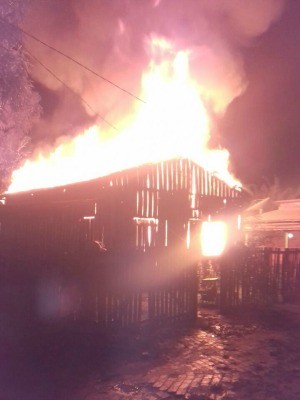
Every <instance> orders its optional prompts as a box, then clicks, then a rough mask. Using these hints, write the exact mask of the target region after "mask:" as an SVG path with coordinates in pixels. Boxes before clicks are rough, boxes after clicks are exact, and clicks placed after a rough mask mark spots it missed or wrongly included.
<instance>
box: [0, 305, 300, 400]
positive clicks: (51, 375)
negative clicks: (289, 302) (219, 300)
mask: <svg viewBox="0 0 300 400" xmlns="http://www.w3.org/2000/svg"><path fill="white" fill-rule="evenodd" d="M145 333H146V336H145V337H146V338H145V339H144V338H143V336H140V337H138V338H132V340H131V341H129V343H128V347H126V348H124V347H118V346H116V347H112V350H111V351H110V352H107V353H105V355H103V354H102V353H99V354H97V351H96V347H95V345H94V344H90V346H88V345H87V344H86V347H84V346H83V345H82V337H80V336H79V337H78V341H77V342H76V340H75V339H73V340H74V342H73V343H71V344H70V343H69V339H70V337H67V338H66V343H67V342H68V345H69V346H64V345H63V347H68V348H69V350H68V351H66V352H65V354H64V359H62V357H61V353H62V346H61V344H60V346H58V347H57V342H56V340H53V342H52V343H51V342H49V341H48V340H47V346H48V347H47V349H45V346H44V345H40V348H39V351H38V352H37V353H38V354H39V356H38V357H37V358H35V357H33V356H32V354H31V357H30V358H29V359H28V358H27V359H26V363H24V359H23V361H22V362H21V361H20V358H15V359H14V360H12V359H11V357H8V354H12V353H8V344H9V341H8V336H7V337H6V338H5V337H3V338H2V342H1V343H0V356H1V361H2V364H1V366H0V388H1V390H0V400H21V399H22V400H161V399H166V400H175V399H176V400H285V399H287V400H299V399H300V383H299V382H300V307H296V306H281V307H280V308H279V309H276V310H273V311H272V312H271V313H270V312H268V313H263V314H262V315H259V317H257V315H254V316H251V315H249V316H248V315H247V314H245V315H242V316H234V317H223V316H220V315H219V314H218V312H217V311H216V310H201V312H200V314H199V318H198V320H197V323H196V325H195V326H194V327H193V328H192V329H190V330H178V331H176V330H175V332H174V330H173V329H170V330H169V331H168V329H167V330H166V331H165V332H164V333H163V334H161V333H160V332H159V331H158V332H145ZM147 335H148V336H147ZM9 337H11V335H9ZM59 337H60V341H61V336H59ZM4 340H6V341H7V342H5V341H4ZM79 344H80V346H81V347H84V348H85V349H88V350H84V351H82V350H81V353H80V351H79ZM35 346H36V347H38V343H35ZM12 347H13V346H12ZM13 349H14V351H15V353H16V354H22V348H21V347H19V348H15V347H13ZM23 351H24V349H23ZM27 353H28V351H27ZM120 353H121V354H120ZM92 359H93V362H91V360H92ZM95 360H97V362H95ZM9 370H10V375H9V374H8V371H9ZM10 381H11V382H10Z"/></svg>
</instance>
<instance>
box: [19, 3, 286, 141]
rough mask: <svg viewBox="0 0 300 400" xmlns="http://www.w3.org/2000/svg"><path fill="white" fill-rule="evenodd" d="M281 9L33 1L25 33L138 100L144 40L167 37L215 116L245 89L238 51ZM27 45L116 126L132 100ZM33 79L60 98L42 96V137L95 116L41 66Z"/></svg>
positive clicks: (145, 58) (39, 47)
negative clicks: (187, 56) (185, 57)
mask: <svg viewBox="0 0 300 400" xmlns="http://www.w3.org/2000/svg"><path fill="white" fill-rule="evenodd" d="M283 6H284V0H252V1H244V0H213V1H212V0H144V1H140V0H101V1H99V0H85V1H78V0H32V3H31V7H30V9H29V12H28V14H27V17H26V19H25V22H24V29H25V30H26V31H29V32H30V33H32V34H34V35H35V36H36V37H38V38H39V39H41V40H43V41H44V42H46V43H49V44H50V45H51V46H53V47H55V48H57V49H59V50H60V51H62V52H64V53H66V54H68V55H69V56H71V57H73V58H75V59H76V60H78V61H80V62H81V63H82V64H84V65H86V66H88V67H89V68H91V69H92V70H94V71H97V72H98V73H99V74H100V75H102V76H104V77H106V78H107V79H109V80H111V81H113V82H114V83H116V84H118V85H120V86H121V87H123V88H124V89H126V90H128V91H130V92H132V93H134V94H136V95H139V93H140V79H141V75H142V72H143V70H144V69H145V68H146V66H147V63H148V61H149V59H148V54H147V51H146V49H145V42H146V40H147V38H149V36H150V35H151V34H153V33H154V34H156V35H161V36H163V37H166V38H167V39H169V40H171V41H172V42H173V43H174V44H175V46H176V47H177V48H178V50H180V49H186V48H188V49H190V50H191V70H192V74H193V77H194V79H195V80H197V82H198V84H199V88H200V90H201V92H202V95H203V97H204V99H205V101H206V102H207V104H209V106H210V108H211V110H212V112H214V113H222V112H224V111H225V110H226V107H227V106H228V105H229V104H230V102H232V100H233V99H234V98H236V97H237V96H239V95H240V94H241V93H243V91H244V90H245V88H246V87H247V77H246V76H245V73H244V65H243V59H242V56H241V50H242V49H243V48H244V47H245V46H250V45H252V43H253V41H254V40H255V39H256V38H258V37H259V36H260V35H262V34H263V33H264V32H266V31H267V30H268V29H269V27H270V25H271V24H272V23H273V22H275V21H276V20H277V19H278V18H279V17H280V15H281V12H282V10H283ZM25 45H26V47H27V49H28V50H29V51H30V52H31V53H32V54H33V55H34V56H35V57H37V58H38V59H39V60H40V61H41V62H42V63H44V64H45V65H46V66H47V68H49V69H50V70H51V71H53V72H54V73H55V74H56V75H57V76H58V77H59V78H60V79H61V80H62V81H64V82H65V83H66V84H67V85H68V86H70V87H71V88H72V89H73V90H75V91H76V92H77V93H78V94H79V95H80V96H81V97H82V98H83V99H85V101H86V102H88V103H89V104H90V105H91V106H92V108H93V110H95V111H96V112H97V113H99V114H100V115H101V116H103V117H104V118H105V119H107V120H108V121H109V122H110V123H112V124H115V125H117V124H118V121H119V119H120V118H121V117H122V116H123V115H126V113H128V112H130V110H132V106H133V103H134V102H137V100H135V99H134V98H132V97H130V96H128V95H127V94H126V93H124V92H122V91H120V90H118V89H117V88H115V87H113V86H111V85H109V84H108V83H107V82H105V81H103V80H101V79H100V78H98V77H95V76H93V75H92V74H90V73H89V72H88V71H86V70H85V69H84V68H81V67H80V66H78V65H76V64H74V63H73V62H72V61H69V60H67V59H66V58H64V57H62V56H60V55H59V54H57V53H55V52H54V51H52V50H50V49H48V48H47V47H45V46H43V45H42V44H40V43H38V42H36V41H34V40H32V39H30V38H25ZM31 74H32V77H33V78H34V80H36V81H37V82H39V84H40V85H42V86H43V87H45V88H46V90H45V93H48V96H49V92H54V93H55V96H56V98H57V99H58V101H57V103H56V104H53V102H52V103H51V102H50V103H51V105H49V103H48V102H47V97H45V101H44V109H45V114H44V121H42V122H43V125H40V126H39V127H38V129H41V127H42V129H43V134H41V133H39V136H40V137H42V136H43V135H44V137H47V136H49V135H50V136H51V135H52V136H53V135H55V136H59V135H61V134H65V133H66V131H67V130H68V127H69V129H70V132H71V133H72V130H74V129H77V128H79V127H80V126H81V125H84V123H90V121H91V118H96V119H97V118H98V117H97V115H96V113H95V112H92V111H91V110H90V109H89V108H88V107H86V106H85V105H84V103H82V102H81V101H80V100H79V99H77V98H76V97H75V98H74V96H73V95H71V94H70V93H68V90H67V89H66V88H65V87H64V86H63V85H62V83H61V82H59V81H58V80H57V79H55V78H54V77H53V76H52V75H51V74H49V73H48V72H47V71H46V70H45V69H43V68H42V67H41V65H39V64H37V63H34V62H33V63H32V65H31ZM55 107H56V109H55ZM58 107H60V110H59V111H58ZM50 108H51V109H50ZM79 115H80V116H81V117H80V118H79V117H78V116H79ZM84 116H85V117H86V118H84ZM99 123H101V120H99ZM59 127H61V128H59ZM60 129H61V131H59V130H60Z"/></svg>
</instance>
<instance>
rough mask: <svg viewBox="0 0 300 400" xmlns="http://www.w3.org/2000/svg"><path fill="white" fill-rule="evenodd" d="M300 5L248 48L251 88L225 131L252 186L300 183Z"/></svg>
mask: <svg viewBox="0 0 300 400" xmlns="http://www.w3.org/2000/svg"><path fill="white" fill-rule="evenodd" d="M299 19H300V2H299V1H297V0H291V1H289V2H287V3H286V5H285V9H284V11H283V15H282V17H281V19H280V20H279V21H277V22H276V23H275V24H274V25H273V26H272V27H271V28H270V30H269V31H268V32H267V33H266V34H264V35H263V36H262V37H261V38H259V39H258V40H257V41H256V43H255V44H254V45H253V46H251V47H250V48H248V49H245V50H244V54H243V55H244V59H245V68H246V74H247V78H248V80H249V85H248V88H247V90H246V91H245V93H244V94H243V95H241V96H240V97H238V98H236V99H235V100H234V101H233V102H232V103H231V104H230V105H229V107H228V109H227V112H226V115H225V117H224V118H223V120H221V121H220V130H221V132H222V136H223V139H224V145H225V146H226V147H228V148H229V149H230V153H231V154H232V158H233V161H234V164H235V168H236V172H237V174H238V175H239V176H240V178H241V179H242V180H244V181H246V182H262V181H264V180H265V179H266V180H267V181H272V180H273V179H274V177H276V178H278V179H279V180H280V183H281V184H282V185H283V186H285V185H293V186H295V187H299V182H300V168H299V167H300V162H299V155H300V80H299V72H300V24H299Z"/></svg>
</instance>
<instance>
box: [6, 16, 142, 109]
mask: <svg viewBox="0 0 300 400" xmlns="http://www.w3.org/2000/svg"><path fill="white" fill-rule="evenodd" d="M0 20H1V21H2V22H4V23H6V24H8V25H12V26H14V27H15V28H16V29H18V30H19V31H20V32H22V33H24V35H26V36H28V37H30V38H31V39H34V40H35V41H37V42H38V43H41V44H42V45H44V46H46V47H48V48H49V49H51V50H53V51H55V52H56V53H58V54H60V55H61V56H63V57H65V58H67V59H68V60H71V61H72V62H74V63H75V64H77V65H79V66H80V67H82V68H84V69H86V70H87V71H89V72H90V73H91V74H93V75H95V76H97V77H98V78H100V79H102V80H104V81H105V82H107V83H109V84H111V85H112V86H114V87H116V88H118V89H119V90H122V92H124V93H126V94H128V95H129V96H131V97H133V98H135V99H136V100H138V101H140V102H142V103H146V102H145V100H143V99H141V98H140V97H138V96H136V95H135V94H133V93H131V92H129V91H128V90H126V89H124V88H122V87H121V86H119V85H117V84H116V83H114V82H112V81H111V80H109V79H107V78H105V77H104V76H102V75H100V74H98V73H97V72H95V71H94V70H92V69H91V68H89V67H87V66H86V65H84V64H82V63H81V62H80V61H77V60H75V59H74V58H73V57H71V56H69V55H68V54H65V53H63V52H62V51H60V50H58V49H56V48H55V47H53V46H51V45H49V44H47V43H45V42H44V41H42V40H40V39H38V38H37V37H36V36H34V35H32V34H31V33H28V32H26V31H25V30H24V29H22V28H20V27H19V26H16V25H14V24H12V23H11V22H8V21H6V20H5V19H4V18H2V17H0Z"/></svg>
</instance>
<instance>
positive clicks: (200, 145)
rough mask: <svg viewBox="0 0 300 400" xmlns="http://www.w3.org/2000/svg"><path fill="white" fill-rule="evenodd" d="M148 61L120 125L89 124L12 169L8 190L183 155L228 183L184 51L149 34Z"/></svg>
mask: <svg viewBox="0 0 300 400" xmlns="http://www.w3.org/2000/svg"><path fill="white" fill-rule="evenodd" d="M150 46H151V51H152V60H151V62H150V64H149V66H148V68H147V70H146V72H145V73H144V75H143V77H142V94H141V97H142V98H143V99H145V101H146V104H141V105H140V106H139V108H138V109H137V110H135V111H134V112H133V113H132V115H131V116H130V122H128V121H127V122H126V123H124V121H120V123H122V125H124V126H125V127H124V129H122V131H121V132H120V133H118V134H117V135H114V136H111V137H109V138H107V133H106V132H104V131H102V129H101V128H100V127H99V126H97V125H94V126H92V127H90V128H89V129H87V130H86V131H85V132H84V133H82V134H80V135H78V136H77V137H75V138H73V139H70V140H69V141H65V142H63V143H61V144H60V145H58V147H57V148H56V149H55V150H54V151H53V152H52V153H51V154H48V155H47V156H44V155H43V154H42V153H39V154H38V155H37V157H36V158H35V159H32V160H27V161H26V162H25V163H24V165H23V166H22V167H21V168H20V169H18V170H16V171H14V172H13V175H12V183H11V185H10V187H9V189H8V192H9V193H12V192H19V191H25V190H31V189H38V188H46V187H54V186H61V185H66V184H68V183H75V182H80V181H86V180H90V179H94V178H97V177H101V176H105V175H108V174H110V173H113V172H117V171H121V170H124V169H127V168H131V167H135V166H138V165H142V164H146V163H155V162H158V161H162V160H168V159H172V158H189V159H191V160H193V161H195V162H196V163H198V164H199V165H201V166H202V167H203V168H205V169H207V170H208V171H210V172H214V173H215V174H216V175H217V176H218V177H219V178H221V179H222V180H224V181H225V182H226V183H228V184H229V185H230V186H241V185H240V184H239V182H238V181H237V180H235V179H234V178H233V177H232V176H231V175H230V173H229V172H228V159H229V154H228V152H227V151H226V150H209V149H208V147H207V146H208V141H209V138H210V134H209V132H210V126H209V118H208V113H207V111H206V109H205V106H204V103H203V101H202V99H201V96H200V90H199V86H198V85H197V83H196V82H194V81H193V80H192V79H191V77H190V75H189V51H179V52H175V51H174V50H173V47H172V45H171V44H170V43H169V42H168V41H166V40H162V39H157V38H154V39H152V41H151V43H150Z"/></svg>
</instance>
